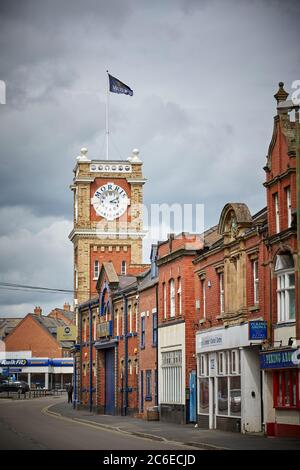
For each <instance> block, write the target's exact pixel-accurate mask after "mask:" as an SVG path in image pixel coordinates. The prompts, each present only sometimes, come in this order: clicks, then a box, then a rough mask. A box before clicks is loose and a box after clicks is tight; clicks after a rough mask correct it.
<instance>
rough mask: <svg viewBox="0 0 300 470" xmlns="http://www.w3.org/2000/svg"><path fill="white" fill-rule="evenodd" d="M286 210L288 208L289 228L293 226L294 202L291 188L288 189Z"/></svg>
mask: <svg viewBox="0 0 300 470" xmlns="http://www.w3.org/2000/svg"><path fill="white" fill-rule="evenodd" d="M285 191H286V208H287V219H288V228H289V227H290V226H291V224H292V202H291V188H290V187H288V188H286V190H285Z"/></svg>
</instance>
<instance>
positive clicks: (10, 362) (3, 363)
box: [0, 359, 27, 367]
mask: <svg viewBox="0 0 300 470" xmlns="http://www.w3.org/2000/svg"><path fill="white" fill-rule="evenodd" d="M26 365H27V359H0V367H18V366H19V367H24V366H26Z"/></svg>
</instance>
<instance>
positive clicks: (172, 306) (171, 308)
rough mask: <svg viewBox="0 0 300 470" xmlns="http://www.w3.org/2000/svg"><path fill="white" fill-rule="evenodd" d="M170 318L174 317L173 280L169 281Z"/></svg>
mask: <svg viewBox="0 0 300 470" xmlns="http://www.w3.org/2000/svg"><path fill="white" fill-rule="evenodd" d="M169 288H170V317H171V318H172V317H175V283H174V279H170V283H169Z"/></svg>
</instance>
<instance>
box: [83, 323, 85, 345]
mask: <svg viewBox="0 0 300 470" xmlns="http://www.w3.org/2000/svg"><path fill="white" fill-rule="evenodd" d="M83 342H84V343H86V319H85V318H84V319H83Z"/></svg>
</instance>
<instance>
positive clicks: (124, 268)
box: [121, 260, 126, 275]
mask: <svg viewBox="0 0 300 470" xmlns="http://www.w3.org/2000/svg"><path fill="white" fill-rule="evenodd" d="M121 274H124V275H125V274H126V261H124V260H123V261H122V264H121Z"/></svg>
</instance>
